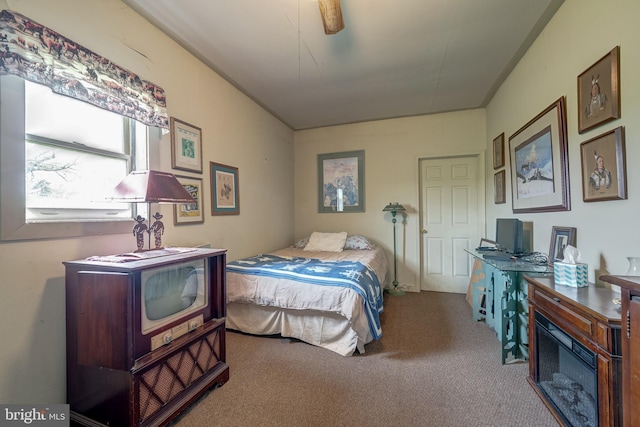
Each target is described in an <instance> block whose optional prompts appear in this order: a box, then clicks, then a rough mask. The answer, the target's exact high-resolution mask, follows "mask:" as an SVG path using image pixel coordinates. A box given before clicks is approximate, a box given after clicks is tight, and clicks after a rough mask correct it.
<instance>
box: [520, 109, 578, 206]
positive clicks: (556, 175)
mask: <svg viewBox="0 0 640 427" xmlns="http://www.w3.org/2000/svg"><path fill="white" fill-rule="evenodd" d="M509 156H510V161H511V192H512V202H513V212H514V213H524V212H553V211H568V210H571V198H570V197H569V193H570V190H569V167H568V148H567V119H566V110H565V100H564V97H562V98H560V99H558V100H557V101H556V102H554V103H553V104H551V105H550V106H549V107H547V108H545V109H544V111H542V112H541V113H540V114H538V115H537V116H536V117H534V118H533V119H532V120H531V121H529V123H527V124H526V125H524V126H523V127H522V128H520V129H519V130H518V131H517V132H516V133H514V134H513V135H511V136H510V137H509Z"/></svg>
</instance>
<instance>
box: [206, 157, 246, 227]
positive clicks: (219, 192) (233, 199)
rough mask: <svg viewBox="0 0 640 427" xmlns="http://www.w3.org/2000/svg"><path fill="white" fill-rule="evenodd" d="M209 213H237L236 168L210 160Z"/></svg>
mask: <svg viewBox="0 0 640 427" xmlns="http://www.w3.org/2000/svg"><path fill="white" fill-rule="evenodd" d="M210 167H211V215H239V214H240V194H239V192H238V168H234V167H233V166H227V165H221V164H220V163H214V162H210Z"/></svg>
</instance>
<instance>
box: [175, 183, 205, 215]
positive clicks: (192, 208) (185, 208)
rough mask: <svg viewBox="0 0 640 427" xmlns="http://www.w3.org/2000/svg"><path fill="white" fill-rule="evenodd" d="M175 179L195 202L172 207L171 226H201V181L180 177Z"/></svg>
mask: <svg viewBox="0 0 640 427" xmlns="http://www.w3.org/2000/svg"><path fill="white" fill-rule="evenodd" d="M176 178H177V179H178V181H179V182H180V184H182V186H183V187H184V189H185V190H187V191H188V192H189V194H191V197H193V198H194V200H195V201H196V202H195V203H177V204H175V205H173V224H174V225H185V224H202V223H203V222H204V213H203V210H202V207H203V202H202V179H201V178H193V177H190V176H180V175H176Z"/></svg>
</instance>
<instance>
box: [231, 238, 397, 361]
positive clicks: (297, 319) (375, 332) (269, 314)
mask: <svg viewBox="0 0 640 427" xmlns="http://www.w3.org/2000/svg"><path fill="white" fill-rule="evenodd" d="M335 234H340V235H341V238H338V239H337V242H333V241H332V242H331V244H332V245H333V246H331V245H329V246H327V245H326V244H325V243H322V239H320V240H318V239H314V238H315V237H318V236H320V238H325V239H334V240H335V239H336V238H335V236H333V235H335ZM318 241H320V242H321V243H322V244H320V245H318V244H317V242H318ZM340 242H343V243H342V246H340ZM326 249H331V250H326ZM387 272H388V264H387V258H386V255H385V253H384V251H383V250H382V248H380V247H379V246H377V245H375V244H373V243H372V242H371V241H370V240H369V239H367V238H364V237H362V236H347V234H346V233H313V234H312V235H311V236H309V237H308V238H305V239H301V240H300V241H298V242H297V243H296V244H295V245H294V246H292V247H288V248H284V249H280V250H277V251H273V252H270V253H266V254H259V255H256V256H253V257H249V258H244V259H241V260H236V261H233V262H230V263H228V264H227V328H228V329H231V330H237V331H241V332H245V333H249V334H254V335H281V336H283V337H291V338H297V339H299V340H301V341H304V342H306V343H309V344H312V345H315V346H318V347H323V348H326V349H329V350H332V351H334V352H336V353H338V354H341V355H343V356H350V355H353V354H354V353H355V352H356V350H357V351H358V352H360V353H364V352H365V348H364V346H365V344H367V343H369V342H371V341H373V340H376V339H379V338H380V336H381V335H382V328H381V326H380V318H379V315H380V313H382V311H383V286H384V282H385V279H386V277H387Z"/></svg>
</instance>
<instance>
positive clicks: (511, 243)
mask: <svg viewBox="0 0 640 427" xmlns="http://www.w3.org/2000/svg"><path fill="white" fill-rule="evenodd" d="M522 231H523V225H522V221H520V220H519V219H516V218H497V219H496V244H497V245H498V248H499V249H500V250H503V251H505V252H508V253H510V254H519V253H521V252H522Z"/></svg>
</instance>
